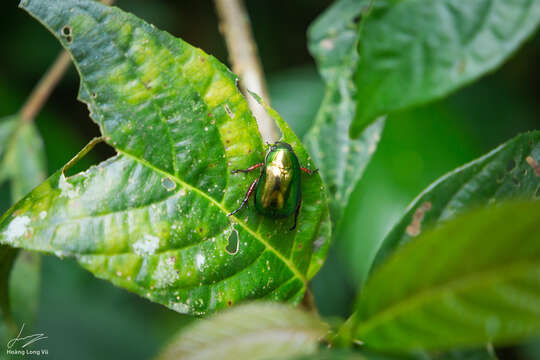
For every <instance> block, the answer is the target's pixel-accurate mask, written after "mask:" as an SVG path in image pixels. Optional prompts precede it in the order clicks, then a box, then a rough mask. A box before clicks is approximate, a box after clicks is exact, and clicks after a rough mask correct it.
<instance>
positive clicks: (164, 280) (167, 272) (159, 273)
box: [152, 257, 179, 288]
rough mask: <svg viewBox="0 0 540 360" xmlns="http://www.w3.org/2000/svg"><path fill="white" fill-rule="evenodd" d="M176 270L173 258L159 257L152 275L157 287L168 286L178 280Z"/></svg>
mask: <svg viewBox="0 0 540 360" xmlns="http://www.w3.org/2000/svg"><path fill="white" fill-rule="evenodd" d="M178 277H179V276H178V272H177V271H176V269H175V268H174V259H173V258H171V257H164V258H161V259H159V263H158V266H157V268H156V270H155V271H154V274H153V275H152V279H154V280H155V281H156V287H157V288H165V287H168V286H170V285H172V284H174V282H175V281H176V280H178Z"/></svg>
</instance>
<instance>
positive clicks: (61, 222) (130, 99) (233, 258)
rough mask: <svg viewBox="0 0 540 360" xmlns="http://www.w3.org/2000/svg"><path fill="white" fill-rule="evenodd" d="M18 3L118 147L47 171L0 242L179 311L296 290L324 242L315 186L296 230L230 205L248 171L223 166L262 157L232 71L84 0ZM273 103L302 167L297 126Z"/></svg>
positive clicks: (308, 181) (320, 197)
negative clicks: (44, 32)
mask: <svg viewBox="0 0 540 360" xmlns="http://www.w3.org/2000/svg"><path fill="white" fill-rule="evenodd" d="M21 6H22V7H23V8H24V9H25V10H27V11H28V12H29V13H30V14H31V15H32V16H34V17H36V18H37V19H38V20H39V21H41V22H42V23H43V24H44V25H45V26H46V27H47V28H48V29H49V30H50V31H51V32H52V33H53V34H54V35H55V36H56V37H57V38H58V39H59V40H60V41H61V42H62V44H63V45H64V46H65V47H66V48H67V49H68V51H69V52H70V53H71V55H72V57H73V61H74V64H75V66H76V67H77V69H78V71H79V74H80V76H81V86H80V92H79V98H80V99H81V100H82V101H84V102H85V103H87V104H88V107H89V109H90V112H91V116H92V118H93V119H94V120H95V121H96V123H97V124H98V125H99V126H100V128H101V131H102V133H103V136H104V139H105V141H107V143H108V144H110V145H111V146H113V147H114V148H115V149H116V151H117V153H118V155H117V156H115V157H113V158H111V159H109V160H107V161H105V162H103V163H101V164H99V165H98V166H93V167H91V168H89V169H88V170H87V171H85V172H82V173H79V174H76V175H74V176H71V177H66V176H65V175H64V172H63V170H61V171H58V172H57V173H56V174H54V175H53V176H51V177H50V178H49V179H48V180H47V181H46V182H44V183H43V184H42V185H40V186H39V187H38V188H36V189H35V190H34V191H33V192H32V193H31V194H30V195H28V196H27V197H26V198H24V199H23V201H22V202H20V203H18V204H17V205H16V206H15V207H13V208H12V209H10V210H9V211H8V212H7V213H6V214H4V216H3V217H2V218H1V219H0V232H1V233H2V235H0V242H2V243H8V244H11V245H12V246H17V247H23V248H26V249H33V250H39V251H45V252H52V253H55V254H57V255H59V256H75V257H76V258H77V260H78V261H79V262H80V264H81V265H82V266H83V267H85V268H86V269H88V270H90V271H91V272H93V273H94V274H95V275H96V276H98V277H100V278H104V279H107V280H109V281H111V282H113V283H114V284H116V285H118V286H121V287H124V288H126V289H128V290H131V291H133V292H136V293H138V294H140V295H142V296H145V297H146V298H148V299H150V300H152V301H155V302H158V303H161V304H164V305H166V306H168V307H170V308H172V309H174V310H176V311H179V312H182V313H190V314H203V313H206V312H207V311H211V310H214V309H218V308H224V307H227V306H231V305H233V304H236V303H237V302H239V301H242V300H245V299H255V298H269V299H275V300H289V301H292V302H299V301H300V300H301V299H302V296H303V293H304V291H305V288H306V283H307V281H308V279H309V278H310V277H311V276H312V275H313V274H314V272H316V270H317V269H318V268H319V267H320V265H321V263H322V261H323V258H324V255H325V251H327V244H328V239H329V235H330V234H329V231H330V226H329V214H328V206H327V203H326V198H325V195H324V193H325V192H324V188H323V184H322V181H321V179H320V178H319V176H317V175H316V176H312V177H309V176H307V175H302V176H303V179H302V180H303V183H302V195H303V205H302V209H301V212H300V216H299V218H298V226H297V228H296V230H294V231H289V228H290V227H291V225H292V221H293V219H292V218H286V219H272V218H268V217H263V216H261V215H259V214H257V213H256V212H255V210H254V209H252V208H250V209H244V210H242V211H241V212H239V213H238V214H237V215H236V216H231V217H228V216H227V214H228V213H229V212H231V211H232V210H234V209H235V208H236V207H238V206H239V204H240V202H241V200H242V199H243V197H244V194H245V192H246V190H247V188H248V187H249V184H250V183H251V181H253V179H254V178H255V177H256V174H250V175H246V176H243V175H233V174H231V170H232V169H237V168H246V167H248V166H250V165H252V164H254V163H257V162H261V161H262V160H263V158H264V147H263V144H262V141H261V138H260V135H259V134H258V131H257V126H256V122H255V119H254V118H253V116H252V115H251V113H250V112H249V109H248V107H247V102H246V100H245V99H244V97H243V96H242V95H241V93H240V92H239V91H238V89H237V88H236V77H235V76H234V75H233V74H232V73H231V72H230V71H229V70H228V69H227V68H226V67H225V66H224V65H222V64H221V63H219V62H218V61H217V60H216V59H215V58H214V57H212V56H209V55H207V54H205V53H204V52H203V51H201V50H200V49H196V48H194V47H192V46H190V45H189V44H187V43H185V42H183V41H182V40H180V39H177V38H174V37H173V36H171V35H170V34H168V33H165V32H163V31H159V30H158V29H156V28H155V27H154V26H152V25H149V24H147V23H145V22H144V21H142V20H140V19H138V18H136V17H135V16H133V15H131V14H127V13H124V12H122V11H121V10H119V9H117V8H111V7H107V6H104V5H102V4H99V3H96V2H93V1H82V0H67V1H61V0H54V1H53V0H50V1H46V0H31V1H23V2H21ZM271 115H272V116H273V117H274V118H275V119H276V121H277V122H278V125H279V127H280V128H281V131H282V133H283V139H282V140H283V141H286V142H288V143H290V144H291V145H292V146H293V148H294V149H295V151H296V154H297V156H298V158H299V160H300V161H301V163H302V164H306V165H308V166H309V165H310V164H308V162H307V158H308V154H307V152H306V151H305V149H304V148H303V147H302V144H301V143H300V141H299V140H298V138H297V137H296V136H295V135H294V134H293V133H292V132H291V131H290V130H289V128H288V126H287V125H286V123H285V122H284V121H283V120H282V119H281V118H280V117H279V116H278V115H277V114H276V113H275V112H273V111H271ZM85 151H86V150H85ZM83 152H84V151H83Z"/></svg>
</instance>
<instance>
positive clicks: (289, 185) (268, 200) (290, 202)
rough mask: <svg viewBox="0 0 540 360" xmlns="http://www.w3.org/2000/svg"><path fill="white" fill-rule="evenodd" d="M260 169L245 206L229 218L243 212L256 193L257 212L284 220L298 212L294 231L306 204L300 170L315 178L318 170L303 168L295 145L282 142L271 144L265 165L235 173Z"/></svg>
mask: <svg viewBox="0 0 540 360" xmlns="http://www.w3.org/2000/svg"><path fill="white" fill-rule="evenodd" d="M260 167H262V169H261V172H260V175H259V177H258V178H256V179H255V180H254V181H253V182H252V183H251V185H250V186H249V188H248V191H247V193H246V196H245V197H244V200H243V201H242V204H240V207H238V209H236V210H234V211H233V212H231V213H230V214H228V216H231V215H234V214H236V213H237V212H238V211H240V209H242V208H243V207H244V206H245V205H246V204H247V202H248V201H249V198H250V196H251V194H253V193H255V199H254V203H255V209H256V210H257V211H258V212H259V213H261V214H263V215H266V216H270V217H273V218H284V217H287V216H289V215H291V214H292V213H293V212H294V225H293V227H292V228H291V229H290V230H294V228H296V219H297V218H298V213H299V212H300V206H301V205H302V187H301V173H300V171H303V172H305V173H307V174H309V175H312V174H313V173H315V172H317V170H318V169H315V170H309V169H307V168H304V167H301V166H300V163H299V162H298V158H297V157H296V154H295V153H294V150H293V148H292V147H291V145H289V144H287V143H284V142H279V141H278V142H276V143H274V144H272V145H270V148H269V149H268V151H267V152H266V156H265V158H264V163H260V164H255V165H253V166H251V167H249V168H247V169H245V170H244V169H239V170H233V171H232V173H233V174H236V173H238V172H243V173H249V172H250V171H252V170H255V169H258V168H260Z"/></svg>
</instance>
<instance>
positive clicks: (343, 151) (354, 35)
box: [305, 0, 384, 223]
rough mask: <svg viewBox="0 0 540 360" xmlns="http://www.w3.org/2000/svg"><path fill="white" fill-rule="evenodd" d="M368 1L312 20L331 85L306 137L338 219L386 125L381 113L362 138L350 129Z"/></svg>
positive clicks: (315, 47)
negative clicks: (362, 23)
mask: <svg viewBox="0 0 540 360" xmlns="http://www.w3.org/2000/svg"><path fill="white" fill-rule="evenodd" d="M368 6H369V1H368V0H365V1H355V0H341V1H338V2H336V3H335V4H333V5H332V6H331V7H330V8H329V9H328V10H327V11H326V12H325V13H324V14H323V15H322V16H321V17H319V18H318V19H317V20H316V21H315V22H314V23H313V25H311V27H310V29H309V32H308V34H309V49H310V52H311V54H312V55H313V57H314V58H315V59H316V61H317V65H318V68H319V72H320V74H321V76H322V77H323V79H324V81H325V82H326V90H325V94H324V98H323V101H322V104H321V107H320V108H319V111H318V113H317V116H316V118H315V123H314V124H313V126H312V128H311V129H310V130H309V132H308V133H307V134H306V137H305V143H306V145H307V147H308V149H309V150H310V153H311V155H312V157H313V160H314V162H315V164H316V165H317V166H318V167H319V169H320V172H321V174H322V177H323V180H324V181H325V183H326V185H327V187H328V190H329V194H330V202H329V204H330V210H331V214H332V219H333V221H334V223H338V222H339V220H340V219H341V216H342V215H343V212H344V210H345V207H346V206H347V204H348V201H349V197H350V194H351V192H352V190H353V189H354V188H355V186H356V184H357V183H358V181H359V180H360V178H361V176H362V174H363V172H364V170H365V168H366V166H367V164H368V163H369V160H370V159H371V156H372V155H373V153H374V152H375V149H376V148H377V144H378V142H379V140H380V137H381V133H382V130H383V127H384V120H383V119H380V120H379V121H377V122H376V123H375V124H373V125H372V126H370V127H369V128H367V129H366V130H365V131H364V132H363V133H362V135H361V136H360V138H359V139H351V138H350V137H349V131H348V129H349V127H350V125H351V123H352V120H353V117H354V112H355V109H356V104H355V100H354V95H355V92H356V87H355V84H354V81H353V80H354V79H353V77H354V72H355V69H356V65H357V63H358V53H357V51H356V42H357V39H358V30H357V27H358V26H357V23H356V21H355V19H356V18H357V17H359V16H363V13H364V12H365V11H367V8H368Z"/></svg>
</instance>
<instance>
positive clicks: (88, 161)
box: [64, 142, 116, 177]
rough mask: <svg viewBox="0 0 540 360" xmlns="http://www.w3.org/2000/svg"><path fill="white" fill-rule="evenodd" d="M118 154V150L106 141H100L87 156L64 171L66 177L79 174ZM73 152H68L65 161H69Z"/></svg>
mask: <svg viewBox="0 0 540 360" xmlns="http://www.w3.org/2000/svg"><path fill="white" fill-rule="evenodd" d="M115 155H116V151H115V150H114V148H113V147H112V146H110V145H108V144H107V143H105V142H100V143H99V144H96V146H95V147H94V148H93V149H92V150H91V151H90V152H89V153H88V154H86V155H85V156H83V157H82V158H80V159H79V160H78V161H77V162H76V163H75V164H73V166H71V167H70V168H69V169H66V170H65V171H64V175H65V176H66V177H70V176H72V175H75V174H78V173H80V172H82V171H85V170H87V169H88V168H90V167H91V166H93V165H97V164H99V163H101V162H103V161H105V160H107V159H109V158H111V157H113V156H115ZM71 157H72V156H71V154H66V159H65V162H67V161H69V160H70V158H71Z"/></svg>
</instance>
